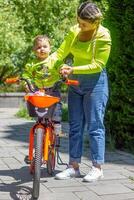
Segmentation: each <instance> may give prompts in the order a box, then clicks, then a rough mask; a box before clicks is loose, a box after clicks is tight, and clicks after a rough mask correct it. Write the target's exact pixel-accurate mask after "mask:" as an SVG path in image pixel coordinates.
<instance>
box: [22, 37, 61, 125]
mask: <svg viewBox="0 0 134 200" xmlns="http://www.w3.org/2000/svg"><path fill="white" fill-rule="evenodd" d="M50 51H51V46H50V40H49V38H48V37H47V36H46V35H37V36H36V37H35V39H34V42H33V52H34V54H35V58H34V60H33V61H32V62H31V63H29V64H27V65H26V66H25V69H24V72H23V74H22V77H23V78H26V79H28V80H29V81H30V82H31V83H32V84H33V85H34V87H35V88H37V90H38V88H40V89H41V88H44V87H45V93H46V94H49V95H52V96H57V97H60V92H59V91H58V90H56V91H53V89H52V86H53V84H54V83H55V81H56V80H58V79H59V73H58V72H57V71H56V70H54V69H53V70H49V71H48V68H47V67H46V66H45V65H44V64H41V63H44V61H45V60H47V58H48V56H49V54H50ZM47 62H49V61H48V60H47ZM50 62H51V63H50V65H53V63H52V62H53V59H51V61H50ZM53 121H54V122H55V123H56V124H57V123H60V122H61V103H58V104H57V105H56V108H55V111H54V114H53Z"/></svg>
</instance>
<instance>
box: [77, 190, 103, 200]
mask: <svg viewBox="0 0 134 200" xmlns="http://www.w3.org/2000/svg"><path fill="white" fill-rule="evenodd" d="M74 193H75V194H76V195H77V196H78V197H79V199H80V200H90V199H91V200H101V198H100V196H98V195H97V194H95V193H94V192H92V191H84V192H74Z"/></svg>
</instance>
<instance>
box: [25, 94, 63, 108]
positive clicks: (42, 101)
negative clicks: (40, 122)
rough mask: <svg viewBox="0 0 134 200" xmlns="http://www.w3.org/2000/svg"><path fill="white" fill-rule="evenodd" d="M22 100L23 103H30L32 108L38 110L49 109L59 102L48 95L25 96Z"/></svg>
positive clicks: (56, 98) (58, 99)
mask: <svg viewBox="0 0 134 200" xmlns="http://www.w3.org/2000/svg"><path fill="white" fill-rule="evenodd" d="M24 98H25V101H28V102H30V103H31V104H32V105H33V106H35V107H38V108H49V107H50V106H52V105H54V104H55V103H58V102H59V101H60V98H58V97H53V96H50V95H45V96H37V95H26V96H25V97H24Z"/></svg>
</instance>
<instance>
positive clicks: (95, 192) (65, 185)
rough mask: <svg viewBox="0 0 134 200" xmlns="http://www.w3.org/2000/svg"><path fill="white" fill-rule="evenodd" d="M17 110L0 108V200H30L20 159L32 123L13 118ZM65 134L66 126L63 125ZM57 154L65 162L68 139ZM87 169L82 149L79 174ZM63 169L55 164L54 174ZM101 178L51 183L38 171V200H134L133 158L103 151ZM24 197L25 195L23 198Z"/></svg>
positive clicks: (28, 179)
mask: <svg viewBox="0 0 134 200" xmlns="http://www.w3.org/2000/svg"><path fill="white" fill-rule="evenodd" d="M16 112H17V109H15V108H12V109H9V108H8V109H7V108H0V200H11V199H14V200H17V199H23V200H28V199H30V195H31V190H32V176H31V175H30V174H29V171H28V166H27V165H26V164H25V163H24V157H25V155H27V154H28V131H29V128H30V127H31V126H32V124H33V122H32V121H28V120H25V119H19V118H16V117H15V116H14V114H15V113H16ZM63 130H64V132H65V133H66V134H67V133H68V125H67V124H66V123H64V124H63ZM60 155H61V158H62V160H63V161H64V162H67V161H68V138H67V137H63V138H62V141H61V148H60ZM89 167H91V162H90V161H89V160H88V149H87V147H86V146H85V148H84V156H83V157H82V163H81V173H82V175H83V176H84V174H86V173H87V172H88V170H89ZM62 169H65V166H61V165H57V166H56V173H57V172H59V171H61V170H62ZM103 169H104V176H105V177H104V179H103V180H101V181H98V182H94V183H84V182H82V178H76V179H71V180H62V181H59V180H55V179H54V177H50V176H48V175H47V173H46V171H45V169H42V177H41V190H40V198H39V200H63V199H64V200H68V199H69V200H114V199H115V200H134V155H131V154H128V153H125V152H120V151H116V152H106V163H105V164H104V166H103ZM26 194H27V195H26Z"/></svg>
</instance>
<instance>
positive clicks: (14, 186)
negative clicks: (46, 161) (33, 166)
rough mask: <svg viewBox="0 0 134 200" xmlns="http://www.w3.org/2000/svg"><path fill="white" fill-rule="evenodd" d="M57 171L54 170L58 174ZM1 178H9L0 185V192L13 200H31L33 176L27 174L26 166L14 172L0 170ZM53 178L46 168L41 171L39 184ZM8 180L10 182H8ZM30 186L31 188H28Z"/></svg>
mask: <svg viewBox="0 0 134 200" xmlns="http://www.w3.org/2000/svg"><path fill="white" fill-rule="evenodd" d="M58 172H59V170H55V173H58ZM0 175H1V178H2V176H6V177H9V179H8V178H7V180H5V181H4V182H3V183H0V191H1V192H2V193H3V192H9V194H10V196H11V198H12V199H14V200H20V199H21V200H31V199H32V181H33V176H32V175H31V174H30V173H29V169H28V166H24V167H22V168H20V169H14V170H0ZM49 177H54V175H53V176H50V175H49V174H47V171H46V168H42V169H41V183H45V182H48V180H47V178H49ZM8 180H10V181H8ZM30 186H31V187H30Z"/></svg>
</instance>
